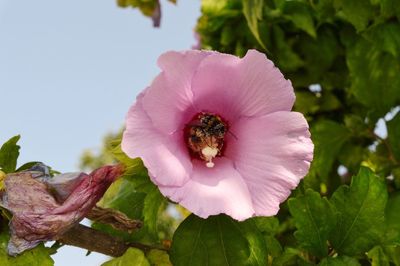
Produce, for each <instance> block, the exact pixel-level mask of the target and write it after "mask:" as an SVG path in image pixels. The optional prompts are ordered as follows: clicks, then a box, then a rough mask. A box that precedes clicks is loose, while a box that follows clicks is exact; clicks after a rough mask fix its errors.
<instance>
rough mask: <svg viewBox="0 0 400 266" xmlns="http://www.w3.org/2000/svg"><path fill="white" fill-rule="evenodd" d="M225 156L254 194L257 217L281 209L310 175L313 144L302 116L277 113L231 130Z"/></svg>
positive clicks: (245, 120) (246, 120)
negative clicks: (308, 174)
mask: <svg viewBox="0 0 400 266" xmlns="http://www.w3.org/2000/svg"><path fill="white" fill-rule="evenodd" d="M231 132H232V134H233V135H235V137H236V138H234V137H232V136H230V137H229V139H228V143H227V148H226V151H225V155H226V156H227V157H229V158H231V159H232V160H233V161H234V164H235V167H236V169H237V170H238V171H239V173H240V174H241V175H242V176H243V179H244V180H245V182H246V184H247V185H248V187H249V190H250V193H251V195H252V199H253V203H254V209H255V212H256V214H257V215H266V216H271V215H275V214H276V213H277V212H278V210H279V204H280V203H281V202H283V201H285V200H286V198H287V197H288V196H289V194H290V191H291V189H294V188H295V187H296V186H297V185H298V183H299V182H300V180H301V179H302V178H303V177H304V176H305V175H306V174H307V172H308V170H309V167H310V162H311V160H312V157H313V149H314V146H313V143H312V141H311V139H310V132H309V131H308V124H307V121H306V120H305V118H304V117H303V115H302V114H300V113H296V112H275V113H271V114H269V115H266V116H263V117H257V118H242V119H240V120H239V121H237V122H236V123H235V124H234V125H233V126H232V128H231Z"/></svg>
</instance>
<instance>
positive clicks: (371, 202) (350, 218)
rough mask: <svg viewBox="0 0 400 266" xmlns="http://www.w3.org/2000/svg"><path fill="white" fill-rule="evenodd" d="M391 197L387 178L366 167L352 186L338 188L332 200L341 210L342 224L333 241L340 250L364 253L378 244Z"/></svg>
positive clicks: (332, 237) (339, 211)
mask: <svg viewBox="0 0 400 266" xmlns="http://www.w3.org/2000/svg"><path fill="white" fill-rule="evenodd" d="M387 197H388V195H387V190H386V186H385V183H384V181H383V180H382V179H381V178H379V177H378V176H376V175H375V174H374V173H372V171H371V170H370V169H368V168H365V167H361V169H360V171H359V173H358V174H357V176H354V177H353V179H352V182H351V185H350V187H348V186H342V187H340V188H339V189H338V190H336V191H335V193H334V194H333V196H332V198H331V202H332V203H333V205H334V206H335V208H336V210H337V211H338V214H339V215H338V226H337V228H336V229H335V230H334V232H332V234H331V237H330V242H331V243H332V246H333V247H334V248H335V250H336V251H337V252H338V253H339V254H345V255H357V254H361V253H364V252H367V251H368V250H369V249H371V248H372V247H373V246H375V245H376V244H378V241H379V240H380V237H381V236H382V234H383V232H384V212H385V207H386V202H387Z"/></svg>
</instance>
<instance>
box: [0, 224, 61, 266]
mask: <svg viewBox="0 0 400 266" xmlns="http://www.w3.org/2000/svg"><path fill="white" fill-rule="evenodd" d="M0 219H1V218H0ZM5 227H6V226H5V225H3V228H1V233H0V265H1V266H27V265H29V266H53V265H54V261H53V259H52V258H51V257H50V255H51V254H52V253H53V251H52V249H50V248H46V247H44V245H43V244H41V245H39V246H37V247H36V248H33V249H30V250H27V251H25V252H24V253H22V254H21V255H18V256H17V257H10V256H8V255H7V252H6V248H7V244H8V240H9V235H8V230H7V229H6V228H5Z"/></svg>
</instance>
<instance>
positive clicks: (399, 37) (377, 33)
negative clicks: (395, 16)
mask: <svg viewBox="0 0 400 266" xmlns="http://www.w3.org/2000/svg"><path fill="white" fill-rule="evenodd" d="M363 36H364V37H365V38H366V39H367V40H369V41H370V42H372V43H373V44H374V45H375V48H376V49H379V50H383V51H386V52H388V53H391V54H392V55H393V56H395V57H398V56H400V25H399V23H395V22H387V23H384V24H378V25H376V26H374V27H371V28H369V29H368V30H367V31H366V32H365V33H364V34H363Z"/></svg>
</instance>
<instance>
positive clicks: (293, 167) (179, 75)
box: [122, 50, 314, 220]
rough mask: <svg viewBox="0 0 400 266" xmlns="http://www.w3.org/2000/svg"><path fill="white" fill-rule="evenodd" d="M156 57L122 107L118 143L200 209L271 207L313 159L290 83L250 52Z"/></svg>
mask: <svg viewBox="0 0 400 266" xmlns="http://www.w3.org/2000/svg"><path fill="white" fill-rule="evenodd" d="M158 65H159V66H160V68H161V69H162V72H161V73H160V74H159V75H158V76H157V77H156V79H155V80H154V81H153V83H152V84H151V85H150V87H148V88H147V89H146V90H145V91H144V92H143V93H141V94H140V95H139V96H138V97H137V101H136V103H135V104H134V105H133V106H132V107H131V108H130V110H129V112H128V115H127V118H126V130H125V132H124V134H123V139H122V149H123V151H124V152H125V153H126V154H128V156H130V157H131V158H135V157H141V158H142V160H143V162H144V164H145V166H146V167H147V168H148V172H149V175H150V178H151V180H152V181H153V182H154V183H155V184H156V185H157V186H158V187H159V189H160V191H161V193H162V194H163V195H165V196H167V197H168V198H170V199H171V200H173V201H175V202H179V203H180V204H181V205H182V206H184V207H185V208H187V209H188V210H190V211H191V212H193V213H195V214H196V215H198V216H200V217H203V218H206V217H208V216H209V215H217V214H220V213H225V214H228V215H230V216H231V217H233V218H235V219H237V220H245V219H247V218H249V217H252V216H272V215H275V214H276V213H277V212H278V211H279V204H280V203H281V202H283V201H285V200H286V198H287V197H288V196H289V195H290V192H291V190H292V189H294V188H295V187H296V186H297V185H298V183H299V182H300V180H301V179H302V178H303V177H304V176H305V175H306V174H307V172H308V170H309V167H310V162H311V160H312V157H313V147H314V146H313V143H312V141H311V139H310V132H309V130H308V124H307V122H306V120H305V119H304V117H303V115H302V114H300V113H296V112H291V111H290V110H291V109H292V106H293V103H294V101H295V95H294V92H293V88H292V85H291V83H290V81H288V80H286V79H285V78H284V77H283V75H282V74H281V73H280V71H279V70H278V69H277V68H275V67H274V64H273V63H272V62H271V61H270V60H268V59H267V58H266V57H265V55H264V54H262V53H259V52H257V51H255V50H250V51H248V53H247V54H246V56H245V57H244V58H238V57H236V56H232V55H228V54H222V53H218V52H209V51H194V50H192V51H186V52H167V53H165V54H163V55H161V57H160V58H159V60H158Z"/></svg>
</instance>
